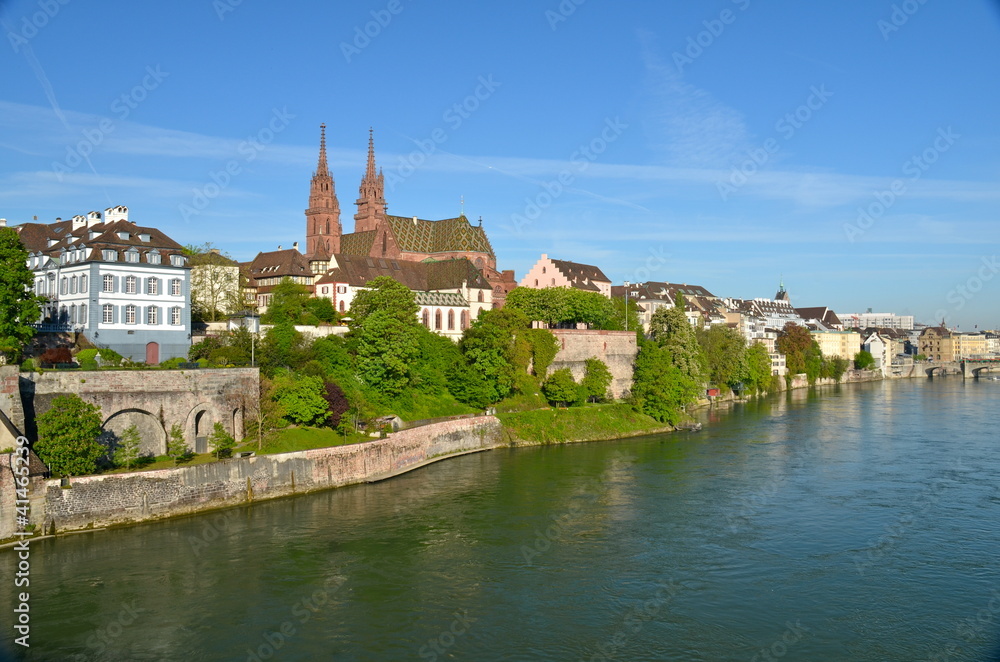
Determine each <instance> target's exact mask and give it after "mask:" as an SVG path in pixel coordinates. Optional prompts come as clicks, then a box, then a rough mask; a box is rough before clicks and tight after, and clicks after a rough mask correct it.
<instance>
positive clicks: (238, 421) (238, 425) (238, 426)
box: [231, 408, 243, 443]
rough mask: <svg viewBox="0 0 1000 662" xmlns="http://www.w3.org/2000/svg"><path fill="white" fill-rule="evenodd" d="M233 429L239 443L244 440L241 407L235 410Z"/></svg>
mask: <svg viewBox="0 0 1000 662" xmlns="http://www.w3.org/2000/svg"><path fill="white" fill-rule="evenodd" d="M231 430H232V433H233V437H234V438H235V439H236V441H237V443H238V442H240V441H243V416H242V415H241V414H240V410H239V408H237V409H234V410H233V427H232V428H231Z"/></svg>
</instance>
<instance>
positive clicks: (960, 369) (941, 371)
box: [923, 359, 1000, 379]
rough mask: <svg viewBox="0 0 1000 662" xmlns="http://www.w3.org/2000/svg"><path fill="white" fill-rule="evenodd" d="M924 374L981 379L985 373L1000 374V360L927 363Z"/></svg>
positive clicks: (924, 366)
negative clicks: (995, 372)
mask: <svg viewBox="0 0 1000 662" xmlns="http://www.w3.org/2000/svg"><path fill="white" fill-rule="evenodd" d="M923 369H924V372H925V373H926V374H927V376H928V377H934V375H935V373H937V374H938V375H962V379H979V375H980V373H983V372H993V371H998V372H1000V359H963V360H961V361H952V362H950V363H925V364H924V365H923Z"/></svg>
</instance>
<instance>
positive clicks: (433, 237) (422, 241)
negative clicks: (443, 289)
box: [341, 214, 494, 256]
mask: <svg viewBox="0 0 1000 662" xmlns="http://www.w3.org/2000/svg"><path fill="white" fill-rule="evenodd" d="M385 221H386V223H388V224H389V227H390V228H391V229H392V234H393V236H394V237H395V239H396V245H397V246H399V250H401V251H406V252H410V253H449V252H459V251H464V252H473V253H486V254H487V255H491V256H492V255H494V253H493V246H491V245H490V240H489V239H488V238H487V237H486V232H485V230H483V226H482V225H479V226H474V225H472V224H471V223H469V219H468V218H466V217H465V216H458V217H456V218H446V219H443V220H440V221H427V220H424V219H420V218H416V217H409V218H407V217H404V216H390V215H388V214H386V216H385ZM341 250H343V243H341Z"/></svg>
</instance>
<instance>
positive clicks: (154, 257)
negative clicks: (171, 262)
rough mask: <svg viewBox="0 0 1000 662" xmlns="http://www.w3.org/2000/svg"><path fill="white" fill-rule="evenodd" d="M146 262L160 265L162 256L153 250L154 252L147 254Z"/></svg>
mask: <svg viewBox="0 0 1000 662" xmlns="http://www.w3.org/2000/svg"><path fill="white" fill-rule="evenodd" d="M146 262H147V263H148V264H159V263H160V254H159V252H157V251H155V250H152V251H150V252H148V253H146Z"/></svg>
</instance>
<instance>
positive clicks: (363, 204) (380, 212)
mask: <svg viewBox="0 0 1000 662" xmlns="http://www.w3.org/2000/svg"><path fill="white" fill-rule="evenodd" d="M355 204H357V206H358V212H357V213H356V214H355V215H354V231H355V232H366V231H368V230H374V229H375V226H376V225H378V222H379V221H380V220H381V219H382V218H384V217H385V208H386V204H385V176H384V175H383V174H382V171H381V170H379V171H378V172H377V173H376V171H375V136H374V131H373V130H372V129H371V128H369V129H368V164H367V166H366V167H365V176H364V177H363V178H362V179H361V186H360V187H359V190H358V201H357V202H356V203H355Z"/></svg>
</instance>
